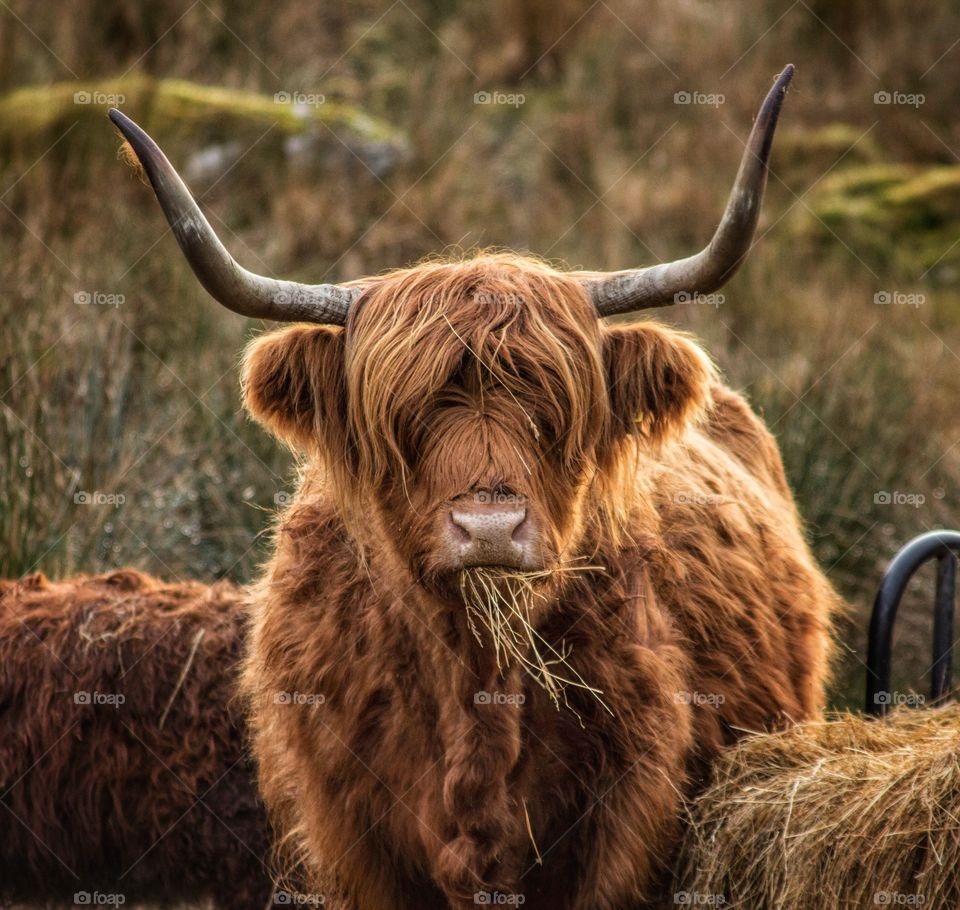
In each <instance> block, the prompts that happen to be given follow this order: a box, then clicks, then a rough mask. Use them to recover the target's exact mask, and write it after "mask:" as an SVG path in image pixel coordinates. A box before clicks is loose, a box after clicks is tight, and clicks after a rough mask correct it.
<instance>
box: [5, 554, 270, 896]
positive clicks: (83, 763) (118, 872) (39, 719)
mask: <svg viewBox="0 0 960 910" xmlns="http://www.w3.org/2000/svg"><path fill="white" fill-rule="evenodd" d="M242 618H243V611H242V607H241V597H240V592H239V591H237V590H236V589H235V588H232V587H230V586H229V585H226V584H217V585H213V586H212V587H210V586H205V585H200V584H196V583H186V584H162V583H160V582H157V581H155V580H153V579H151V578H148V577H147V576H145V575H141V574H140V573H138V572H134V571H131V570H125V571H120V572H113V573H111V574H109V575H103V576H100V577H95V578H90V577H86V578H77V579H69V580H66V581H62V582H57V583H50V582H48V581H47V580H46V579H45V578H44V577H43V576H41V575H34V576H31V577H29V578H26V579H24V580H22V581H20V582H0V906H9V905H10V904H11V903H15V904H17V905H29V906H49V905H50V904H54V903H56V904H60V905H63V904H66V905H73V904H81V905H83V904H89V905H91V906H94V905H118V904H120V903H124V904H126V905H130V904H134V903H149V904H150V905H151V906H157V905H161V904H162V905H164V906H169V905H170V904H172V903H182V902H185V901H190V902H200V901H205V900H207V899H212V900H213V901H214V904H215V906H216V907H224V908H226V907H230V908H240V910H262V908H264V907H266V906H267V904H268V903H269V900H270V893H271V888H272V882H271V878H270V876H269V874H268V872H267V870H266V869H265V867H264V862H263V861H264V860H265V859H267V857H268V853H269V845H270V835H269V826H268V824H267V820H266V814H265V812H264V811H263V807H262V806H261V804H260V800H259V798H258V796H257V791H256V785H255V783H254V775H253V768H252V766H251V765H250V763H249V761H248V760H247V757H246V754H245V743H244V735H243V723H242V716H241V715H239V714H238V712H237V711H236V710H235V708H236V707H237V706H235V705H234V704H233V702H234V700H235V697H236V695H235V683H234V679H235V675H236V672H235V671H236V669H237V663H238V660H239V658H240V651H241V638H242V636H241V624H242Z"/></svg>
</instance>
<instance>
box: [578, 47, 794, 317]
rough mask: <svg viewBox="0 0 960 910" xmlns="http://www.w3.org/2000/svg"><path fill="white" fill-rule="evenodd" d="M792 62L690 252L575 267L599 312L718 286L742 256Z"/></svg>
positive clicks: (652, 303) (756, 210) (618, 310)
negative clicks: (599, 267)
mask: <svg viewBox="0 0 960 910" xmlns="http://www.w3.org/2000/svg"><path fill="white" fill-rule="evenodd" d="M792 78H793V65H792V64H790V65H788V66H787V67H786V68H785V69H784V71H783V72H782V73H781V74H780V75H779V76H778V77H777V81H776V82H775V83H774V86H773V88H772V89H770V92H769V93H768V94H767V97H766V98H765V99H764V102H763V106H762V107H761V108H760V113H759V114H758V115H757V119H756V122H755V123H754V124H753V130H752V131H751V133H750V138H749V139H748V140H747V145H746V148H745V150H744V153H743V158H742V160H741V161H740V170H739V171H738V172H737V180H736V183H734V185H733V191H732V192H731V193H730V199H729V201H728V202H727V209H726V211H725V212H724V213H723V219H722V220H721V222H720V226H719V227H718V228H717V231H716V233H715V234H714V235H713V239H712V240H711V241H710V243H709V244H707V246H706V247H705V248H704V249H703V250H701V251H700V252H699V253H697V254H696V255H694V256H688V257H687V258H686V259H677V260H676V261H674V262H664V263H661V264H660V265H652V266H649V267H647V268H643V269H628V270H625V271H622V272H576V273H574V274H575V276H576V277H578V278H580V279H581V281H582V282H583V284H584V286H585V288H586V289H587V292H588V293H589V294H590V297H591V299H592V300H593V302H594V304H595V306H596V308H597V312H598V314H599V315H600V316H613V315H615V314H617V313H629V312H631V311H633V310H644V309H647V308H649V307H657V306H665V305H666V304H670V303H677V302H678V301H680V300H683V299H691V298H693V297H694V295H699V294H710V293H712V292H713V291H715V290H717V289H718V288H719V287H721V286H723V285H724V284H725V283H726V282H727V281H728V280H729V279H730V277H731V276H732V275H733V273H734V272H735V271H736V270H737V268H738V267H739V266H740V263H742V262H743V260H744V259H745V258H746V255H747V253H748V252H749V250H750V244H751V242H752V241H753V234H754V231H755V230H756V227H757V219H758V218H759V215H760V203H761V202H762V201H763V190H764V187H765V186H766V183H767V161H768V160H769V158H770V147H771V146H772V144H773V132H774V129H775V128H776V126H777V118H778V117H779V115H780V107H781V105H782V104H783V99H784V96H785V95H786V94H787V86H788V85H789V84H790V80H791V79H792Z"/></svg>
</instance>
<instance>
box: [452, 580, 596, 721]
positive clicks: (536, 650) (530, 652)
mask: <svg viewBox="0 0 960 910" xmlns="http://www.w3.org/2000/svg"><path fill="white" fill-rule="evenodd" d="M600 568H601V567H599V566H588V565H581V566H578V565H574V564H573V563H572V562H570V563H566V564H564V565H562V566H559V567H554V568H551V569H544V570H542V571H538V572H521V571H511V570H507V569H486V568H483V569H468V570H465V571H463V572H461V573H460V593H461V596H462V597H463V603H464V607H465V608H466V613H467V622H468V624H469V626H470V631H471V632H472V633H473V636H474V638H475V639H476V640H477V642H478V644H479V645H480V647H484V644H485V636H484V634H483V632H484V631H485V632H486V633H487V637H488V640H489V642H491V643H492V645H493V648H494V656H495V659H496V662H497V669H498V670H499V671H500V673H501V674H503V673H504V672H505V671H506V670H507V669H508V668H509V667H511V666H519V667H520V668H521V669H523V670H524V671H525V672H526V673H527V674H529V676H531V677H532V678H533V679H534V681H535V682H536V683H537V684H538V685H540V686H542V687H543V689H544V691H546V693H547V695H549V696H550V700H551V701H552V702H553V703H554V705H555V706H556V707H557V708H559V707H560V706H561V705H563V706H564V707H566V708H568V709H569V710H571V711H573V713H574V714H576V713H577V712H576V711H574V709H573V708H572V707H571V705H570V702H569V701H568V699H567V695H566V693H567V689H568V688H569V687H571V686H572V687H574V688H576V689H582V690H583V691H585V692H588V693H589V694H590V695H592V696H593V697H594V698H595V699H596V700H597V701H598V702H599V704H600V705H601V706H602V707H603V708H604V710H606V711H608V712H610V708H609V707H608V706H607V704H606V702H604V700H603V692H601V691H600V690H599V689H597V688H595V687H594V686H591V685H590V684H589V683H587V681H586V680H585V679H584V678H583V677H582V676H581V675H580V673H579V672H578V671H577V670H576V669H575V668H574V667H573V666H572V665H571V664H570V661H569V658H570V649H569V648H568V647H567V645H566V643H565V642H560V643H559V646H556V645H554V644H552V643H551V642H549V641H547V640H546V639H545V638H544V637H543V636H542V635H541V634H540V633H539V632H538V631H537V629H536V612H537V606H538V604H539V603H540V602H541V601H542V600H544V599H545V597H546V595H545V594H544V593H543V592H542V591H541V590H539V589H538V588H537V582H538V581H542V580H544V579H545V578H548V577H550V576H551V575H555V574H556V573H558V572H568V573H574V572H587V571H596V570H598V569H600ZM481 630H483V631H481ZM610 713H612V712H610ZM578 716H579V715H578Z"/></svg>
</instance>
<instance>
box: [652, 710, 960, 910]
mask: <svg viewBox="0 0 960 910" xmlns="http://www.w3.org/2000/svg"><path fill="white" fill-rule="evenodd" d="M689 814H690V818H689V827H688V831H687V836H686V843H685V844H684V847H683V850H682V854H681V859H680V863H679V865H678V870H679V871H678V874H677V877H676V883H675V885H674V889H673V890H674V893H673V894H672V895H671V896H670V899H669V900H668V901H667V904H668V905H673V904H675V903H676V901H677V900H679V901H680V902H681V903H688V904H690V905H697V906H699V905H704V906H707V905H710V906H717V905H719V906H723V907H724V908H728V910H729V908H735V907H736V908H744V910H763V908H768V907H769V908H779V907H784V908H790V910H808V908H809V910H821V908H824V907H875V906H889V907H900V906H905V907H921V906H922V907H926V908H953V907H960V706H958V705H953V706H949V707H945V708H941V709H934V710H916V709H914V710H907V709H905V710H902V711H899V712H895V713H894V714H892V715H891V716H890V717H888V718H887V719H886V720H883V721H871V720H867V719H865V718H863V717H859V716H854V715H851V714H844V715H840V716H837V717H835V718H833V719H831V720H829V721H818V722H810V723H806V724H802V725H799V726H797V727H794V728H793V729H791V730H788V731H785V732H783V733H778V734H769V735H756V736H753V737H750V738H748V739H746V740H744V741H743V742H742V743H741V744H739V745H738V746H736V747H735V748H733V749H731V750H730V751H729V752H728V753H726V754H725V755H724V757H722V758H721V759H720V761H719V762H718V764H717V766H716V767H715V770H714V776H713V783H712V784H711V785H710V787H709V789H708V790H706V791H705V792H704V793H703V794H702V795H701V796H700V797H699V798H698V799H697V800H696V801H695V802H694V803H693V805H692V806H691V807H690V810H689Z"/></svg>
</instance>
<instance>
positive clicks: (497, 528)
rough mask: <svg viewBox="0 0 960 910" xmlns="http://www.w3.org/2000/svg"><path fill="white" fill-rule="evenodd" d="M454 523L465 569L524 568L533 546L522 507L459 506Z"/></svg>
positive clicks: (453, 513)
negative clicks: (488, 567) (478, 567)
mask: <svg viewBox="0 0 960 910" xmlns="http://www.w3.org/2000/svg"><path fill="white" fill-rule="evenodd" d="M450 522H451V524H452V525H453V535H454V538H455V540H456V546H457V550H458V552H459V556H460V560H461V564H462V565H463V566H488V565H490V566H492V565H499V566H521V565H523V563H524V560H525V557H526V556H527V555H528V550H529V548H530V546H531V544H532V535H531V533H530V522H529V521H528V520H527V510H526V509H525V508H522V507H511V508H505V507H503V506H489V505H472V504H471V505H467V504H463V505H458V506H457V507H455V508H454V509H453V510H452V511H451V512H450Z"/></svg>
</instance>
